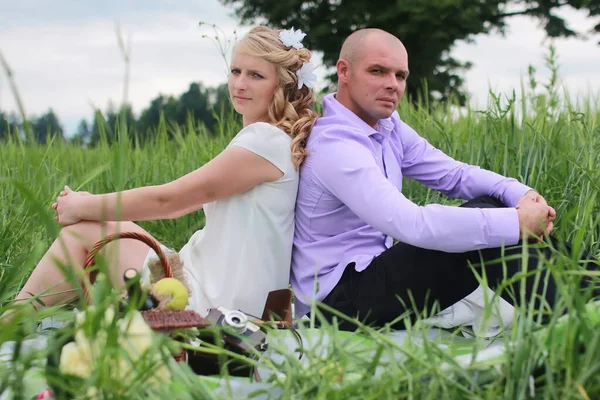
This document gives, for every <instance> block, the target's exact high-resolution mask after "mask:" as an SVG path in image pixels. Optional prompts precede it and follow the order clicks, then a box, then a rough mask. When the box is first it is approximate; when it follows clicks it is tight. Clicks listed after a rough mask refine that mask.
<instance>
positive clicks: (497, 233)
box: [481, 208, 521, 247]
mask: <svg viewBox="0 0 600 400" xmlns="http://www.w3.org/2000/svg"><path fill="white" fill-rule="evenodd" d="M481 210H482V211H483V212H484V214H485V215H486V218H487V220H488V227H489V228H488V229H489V232H488V247H501V246H502V245H504V246H513V245H515V244H517V243H519V237H520V236H521V235H520V234H519V214H518V213H517V210H516V209H515V208H493V209H490V208H484V209H481Z"/></svg>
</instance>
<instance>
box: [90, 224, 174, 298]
mask: <svg viewBox="0 0 600 400" xmlns="http://www.w3.org/2000/svg"><path fill="white" fill-rule="evenodd" d="M117 239H137V240H139V241H141V242H144V243H146V244H147V245H148V246H150V248H151V249H152V250H154V251H155V252H156V254H157V255H158V259H159V260H160V263H161V265H162V266H163V269H164V271H165V276H166V277H167V278H172V277H173V271H172V270H171V264H170V263H169V260H168V259H167V257H166V256H165V253H164V252H163V251H162V248H161V246H160V244H159V243H158V242H157V241H156V240H155V239H154V238H153V237H152V236H150V235H148V234H146V233H140V232H119V233H114V234H112V235H108V236H107V237H105V238H104V239H102V240H99V241H98V242H96V244H94V246H93V247H92V249H91V250H90V252H89V253H88V255H87V257H86V259H85V264H84V266H83V271H84V272H85V273H86V277H85V278H84V279H83V285H82V288H83V293H84V296H85V301H86V303H87V304H90V301H91V297H90V288H89V285H91V284H92V283H93V282H94V281H95V279H96V275H97V274H98V272H97V271H89V269H90V268H91V267H92V266H93V265H94V261H95V259H96V254H98V252H99V251H100V249H102V247H104V246H105V245H107V244H108V243H110V242H112V241H114V240H117ZM86 278H87V279H86Z"/></svg>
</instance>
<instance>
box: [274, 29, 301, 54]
mask: <svg viewBox="0 0 600 400" xmlns="http://www.w3.org/2000/svg"><path fill="white" fill-rule="evenodd" d="M304 36H306V33H303V32H302V31H301V30H300V29H298V30H296V31H294V27H293V26H292V29H284V30H282V31H281V32H279V40H281V41H282V42H283V44H285V45H286V46H288V47H293V48H295V49H296V50H300V49H301V48H303V47H304V46H303V45H302V43H301V42H302V39H304Z"/></svg>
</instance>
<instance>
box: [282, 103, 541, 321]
mask: <svg viewBox="0 0 600 400" xmlns="http://www.w3.org/2000/svg"><path fill="white" fill-rule="evenodd" d="M307 149H308V152H309V155H308V157H307V159H306V161H305V162H304V164H303V166H302V168H301V170H300V184H299V188H298V198H297V202H296V230H295V235H294V249H293V253H292V272H291V283H292V287H293V289H294V293H295V296H296V300H297V301H296V315H297V316H302V315H304V314H306V313H307V312H308V311H309V307H308V305H307V304H310V302H311V300H312V299H313V298H316V299H317V300H319V301H320V300H323V299H324V298H325V297H326V296H327V295H328V294H329V293H330V292H331V290H332V289H333V288H334V287H335V285H336V284H337V283H338V282H339V280H340V277H341V276H342V274H343V272H344V269H345V268H346V266H347V265H348V264H349V263H351V262H354V263H356V265H355V267H354V268H355V269H356V271H359V272H360V271H363V270H364V269H365V268H367V267H368V265H369V263H370V262H371V261H372V260H373V258H374V257H376V256H377V255H379V254H381V253H382V252H383V251H385V250H386V249H388V248H390V247H391V246H392V244H393V238H396V239H397V240H399V241H401V242H404V243H408V244H411V245H414V246H418V247H422V248H426V249H434V250H442V251H446V252H464V251H469V250H475V249H481V248H486V247H499V246H501V245H502V244H504V245H514V244H516V243H517V242H518V240H519V219H518V216H517V211H516V209H514V208H502V209H476V208H458V207H450V206H442V205H438V204H431V205H427V206H424V207H421V206H418V205H416V204H414V203H413V202H412V201H410V200H409V199H407V198H406V197H405V196H404V195H403V194H402V178H403V177H406V178H413V179H415V180H417V181H419V182H421V183H423V184H424V185H426V186H428V187H430V188H432V189H437V190H439V191H441V192H442V193H444V194H446V195H448V196H450V197H456V198H463V199H472V198H474V197H477V196H481V195H490V196H493V197H496V198H498V199H500V200H501V201H502V202H504V204H506V205H508V206H510V207H513V206H514V205H515V204H516V203H517V201H518V200H519V199H520V198H521V196H523V195H524V194H525V193H526V192H527V191H528V190H530V188H529V187H527V186H525V185H523V184H521V183H519V182H518V181H516V180H515V179H512V178H505V177H503V176H501V175H498V174H496V173H494V172H490V171H487V170H484V169H481V168H479V167H476V166H471V165H468V164H465V163H462V162H458V161H456V160H454V159H452V158H450V157H448V156H447V155H445V154H444V153H442V152H441V151H440V150H437V149H436V148H434V147H433V146H431V145H430V144H429V143H428V142H427V141H426V140H425V139H423V138H422V137H421V136H419V135H418V134H417V133H416V132H415V131H414V130H413V129H412V128H411V127H409V126H408V125H406V124H405V123H404V122H402V121H401V120H400V117H399V116H398V113H397V112H394V114H393V115H392V116H391V117H390V118H387V119H383V120H380V121H379V124H378V125H377V129H373V128H372V127H370V126H369V125H367V124H366V123H365V122H364V121H362V120H361V119H360V118H358V117H357V116H356V115H355V114H354V113H353V112H351V111H350V110H348V109H347V108H345V107H344V106H343V105H341V104H340V103H339V102H338V101H337V100H336V99H335V97H334V95H333V94H330V95H328V96H326V97H325V99H324V100H323V117H321V118H319V119H318V120H317V122H316V124H315V126H314V128H313V130H312V132H311V135H310V137H309V140H308V144H307ZM399 268H401V266H399ZM317 283H318V284H317Z"/></svg>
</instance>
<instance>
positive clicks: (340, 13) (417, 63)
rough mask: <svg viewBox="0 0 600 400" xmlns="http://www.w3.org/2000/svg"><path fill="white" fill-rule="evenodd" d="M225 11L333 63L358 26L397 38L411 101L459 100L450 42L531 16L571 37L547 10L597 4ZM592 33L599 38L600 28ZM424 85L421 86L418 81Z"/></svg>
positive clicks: (257, 5) (453, 3) (299, 4)
mask: <svg viewBox="0 0 600 400" xmlns="http://www.w3.org/2000/svg"><path fill="white" fill-rule="evenodd" d="M219 1H221V2H222V3H223V4H226V5H232V6H233V7H234V9H235V12H236V14H237V15H238V17H240V18H241V20H242V23H256V22H257V21H263V20H266V21H267V22H268V23H269V24H271V25H274V26H281V27H284V28H289V27H294V28H296V29H297V28H300V29H302V30H303V31H304V32H306V33H308V34H307V36H306V37H305V38H304V41H303V43H304V44H305V45H306V46H307V47H309V48H311V49H312V50H320V51H323V53H324V57H323V60H324V63H325V65H327V66H333V65H335V62H336V60H337V57H338V54H339V50H340V48H341V45H342V42H343V40H344V38H345V37H347V36H348V35H349V34H350V33H352V32H353V31H355V30H357V29H360V28H367V27H373V28H381V29H384V30H386V31H388V32H390V33H392V34H394V35H396V36H397V37H398V38H400V39H401V40H402V41H403V43H404V45H405V46H406V48H407V50H408V54H409V68H410V74H411V77H410V79H409V80H408V82H407V93H408V94H409V95H410V96H411V97H412V98H413V99H415V98H416V96H417V95H418V94H421V93H425V92H427V94H428V95H433V96H434V97H435V98H438V99H440V100H445V99H448V98H449V97H451V96H456V97H458V99H459V100H460V101H461V102H464V100H465V94H464V91H463V89H462V85H463V79H462V77H461V73H462V72H463V71H464V70H466V69H468V68H469V67H470V63H461V62H459V61H457V60H456V59H454V58H453V57H451V56H450V50H451V48H452V45H453V44H454V43H455V42H456V41H457V40H472V39H473V37H474V35H477V34H481V33H483V34H488V33H490V32H492V31H494V30H497V31H499V32H501V33H504V29H505V27H506V23H507V19H508V18H510V17H511V16H515V15H528V16H531V17H535V18H538V19H539V21H540V23H541V26H542V27H543V28H544V29H545V30H546V32H547V34H548V36H551V37H558V36H579V35H580V33H577V32H575V31H574V30H572V29H570V28H569V27H568V26H567V25H566V23H565V21H564V19H562V18H561V17H559V16H557V15H556V14H555V11H556V10H557V9H559V8H562V7H568V6H570V7H572V8H575V9H578V10H580V9H587V10H588V12H589V14H590V16H596V15H599V14H600V0H560V1H559V0H512V1H507V0H485V1H482V0H428V1H425V0H401V1H395V2H390V1H388V0H369V1H364V0H310V1H305V0H287V1H281V0H219ZM594 32H595V33H598V32H600V24H598V25H596V27H595V28H594ZM425 81H426V82H427V84H426V85H425V84H424V82H425Z"/></svg>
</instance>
